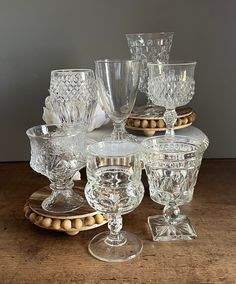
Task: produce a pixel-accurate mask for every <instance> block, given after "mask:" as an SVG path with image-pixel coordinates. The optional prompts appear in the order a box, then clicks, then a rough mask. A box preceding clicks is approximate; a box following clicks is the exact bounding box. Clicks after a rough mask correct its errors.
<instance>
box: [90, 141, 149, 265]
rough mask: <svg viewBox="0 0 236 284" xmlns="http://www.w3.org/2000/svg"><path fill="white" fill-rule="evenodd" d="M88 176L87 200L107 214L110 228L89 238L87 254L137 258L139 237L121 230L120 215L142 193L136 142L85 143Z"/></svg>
mask: <svg viewBox="0 0 236 284" xmlns="http://www.w3.org/2000/svg"><path fill="white" fill-rule="evenodd" d="M87 178H88V182H87V185H86V187H85V196H86V199H87V201H88V203H89V204H90V206H91V207H92V208H94V209H95V210H98V211H100V212H104V213H107V214H108V216H109V218H108V228H109V230H110V231H109V232H103V233H100V234H98V235H96V236H95V237H94V238H93V239H92V240H91V241H90V243H89V251H90V253H91V254H92V255H93V256H94V257H96V258H98V259H100V260H103V261H107V262H123V261H127V260H129V259H132V258H134V257H136V256H137V255H138V254H139V253H140V252H141V250H142V247H143V246H142V242H141V240H140V239H139V238H138V237H137V236H136V235H134V234H131V233H128V232H125V231H121V229H122V215H123V214H127V213H129V212H131V211H133V210H134V209H135V208H136V207H137V206H138V205H139V204H140V202H141V200H142V198H143V195H144V187H143V184H142V182H141V163H140V151H139V145H138V144H137V143H134V142H129V141H105V142H99V143H96V144H93V145H90V146H88V157H87Z"/></svg>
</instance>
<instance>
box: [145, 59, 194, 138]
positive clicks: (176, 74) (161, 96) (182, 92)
mask: <svg viewBox="0 0 236 284" xmlns="http://www.w3.org/2000/svg"><path fill="white" fill-rule="evenodd" d="M195 66H196V62H180V63H168V64H162V63H161V64H149V65H148V68H149V80H148V92H149V97H150V99H151V101H152V102H153V104H154V105H157V106H162V107H165V109H166V111H165V113H164V120H165V122H166V127H167V131H166V134H170V135H174V124H175V122H176V119H177V113H176V111H175V108H176V107H180V106H183V105H186V104H188V103H189V102H190V101H191V99H192V98H193V95H194V90H195V81H194V70H195Z"/></svg>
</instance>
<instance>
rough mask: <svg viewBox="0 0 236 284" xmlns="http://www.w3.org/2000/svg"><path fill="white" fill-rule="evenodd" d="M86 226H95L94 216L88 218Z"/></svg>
mask: <svg viewBox="0 0 236 284" xmlns="http://www.w3.org/2000/svg"><path fill="white" fill-rule="evenodd" d="M84 224H85V226H92V225H94V224H95V219H94V218H93V217H92V216H89V217H86V218H85V221H84Z"/></svg>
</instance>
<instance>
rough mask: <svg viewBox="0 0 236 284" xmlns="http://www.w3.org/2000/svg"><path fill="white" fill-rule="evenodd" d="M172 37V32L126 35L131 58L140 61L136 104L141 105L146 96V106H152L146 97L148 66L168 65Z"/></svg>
mask: <svg viewBox="0 0 236 284" xmlns="http://www.w3.org/2000/svg"><path fill="white" fill-rule="evenodd" d="M173 36H174V33H173V32H157V33H138V34H126V39H127V41H128V46H129V49H130V53H131V55H132V58H133V59H140V60H141V62H142V65H141V78H140V84H139V89H138V96H137V100H139V99H140V102H139V101H138V102H137V103H138V104H141V105H143V99H142V97H143V96H146V97H147V99H148V100H147V106H152V101H151V100H150V99H149V96H148V64H149V63H160V62H162V63H168V61H169V54H170V50H171V46H172V41H173ZM139 94H140V95H139Z"/></svg>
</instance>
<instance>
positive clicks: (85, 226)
mask: <svg viewBox="0 0 236 284" xmlns="http://www.w3.org/2000/svg"><path fill="white" fill-rule="evenodd" d="M74 190H75V191H76V192H78V193H79V194H80V195H81V196H83V197H84V186H75V187H74ZM50 192H51V190H50V188H49V186H46V187H43V188H41V189H39V190H37V191H36V192H34V193H33V194H32V195H31V196H30V198H29V199H28V200H27V201H26V204H25V206H24V213H25V217H26V218H27V219H28V220H29V221H30V222H32V223H34V224H35V225H36V226H38V227H41V228H44V229H48V230H54V231H59V232H65V233H66V234H68V235H70V236H74V235H76V234H78V233H79V232H80V231H86V230H91V229H93V228H97V227H99V226H102V225H104V224H106V223H107V216H106V214H102V213H100V212H97V211H94V210H93V209H92V208H91V207H90V206H89V205H88V203H87V201H86V200H85V203H84V205H83V206H81V207H80V208H79V209H77V210H75V211H72V212H68V213H63V214H55V213H53V214H52V213H49V212H47V211H45V210H43V208H42V207H41V203H42V201H43V200H44V199H45V198H46V197H47V196H49V194H50Z"/></svg>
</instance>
